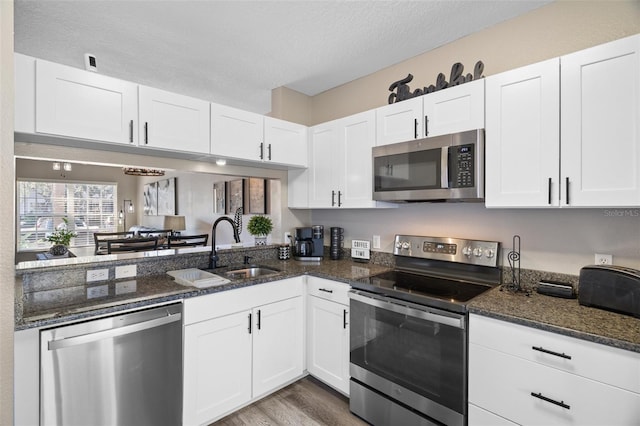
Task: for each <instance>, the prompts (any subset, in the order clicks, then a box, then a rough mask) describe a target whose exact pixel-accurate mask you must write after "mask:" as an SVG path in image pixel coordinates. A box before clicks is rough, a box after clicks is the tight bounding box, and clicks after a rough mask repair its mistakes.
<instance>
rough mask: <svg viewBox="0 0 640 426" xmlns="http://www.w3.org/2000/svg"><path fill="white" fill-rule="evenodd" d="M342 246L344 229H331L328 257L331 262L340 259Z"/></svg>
mask: <svg viewBox="0 0 640 426" xmlns="http://www.w3.org/2000/svg"><path fill="white" fill-rule="evenodd" d="M343 246H344V228H339V227H331V244H330V246H329V257H330V258H331V259H332V260H339V259H341V258H342V247H343Z"/></svg>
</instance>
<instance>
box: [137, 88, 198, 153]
mask: <svg viewBox="0 0 640 426" xmlns="http://www.w3.org/2000/svg"><path fill="white" fill-rule="evenodd" d="M139 108H140V112H139V114H140V115H139V117H140V130H139V133H140V135H139V139H138V140H139V145H140V146H149V147H153V148H162V149H169V150H174V151H188V152H197V153H202V154H209V102H207V101H203V100H200V99H195V98H191V97H188V96H183V95H178V94H176V93H171V92H165V91H164V90H158V89H154V88H151V87H146V86H140V87H139Z"/></svg>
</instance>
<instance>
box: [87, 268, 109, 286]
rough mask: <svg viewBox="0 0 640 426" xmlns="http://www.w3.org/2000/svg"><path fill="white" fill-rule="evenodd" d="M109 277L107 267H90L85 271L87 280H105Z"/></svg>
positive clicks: (89, 281) (90, 281)
mask: <svg viewBox="0 0 640 426" xmlns="http://www.w3.org/2000/svg"><path fill="white" fill-rule="evenodd" d="M108 279H109V269H91V270H89V271H87V282H88V283H92V282H95V281H106V280H108Z"/></svg>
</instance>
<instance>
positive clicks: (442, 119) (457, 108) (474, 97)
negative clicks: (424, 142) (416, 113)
mask: <svg viewBox="0 0 640 426" xmlns="http://www.w3.org/2000/svg"><path fill="white" fill-rule="evenodd" d="M422 100H423V113H424V129H423V130H422V131H421V132H422V136H423V137H431V136H438V135H446V134H449V133H456V132H463V131H466V130H475V129H482V128H484V79H479V80H475V81H470V82H469V83H464V84H460V85H458V86H454V87H449V88H447V89H444V90H439V91H437V92H433V93H429V94H426V95H424V96H422Z"/></svg>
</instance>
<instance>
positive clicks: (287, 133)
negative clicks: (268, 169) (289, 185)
mask: <svg viewBox="0 0 640 426" xmlns="http://www.w3.org/2000/svg"><path fill="white" fill-rule="evenodd" d="M264 150H265V153H264V155H263V160H264V161H269V162H272V163H278V164H285V165H289V166H299V167H307V126H303V125H301V124H296V123H291V122H289V121H284V120H279V119H277V118H272V117H264Z"/></svg>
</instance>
